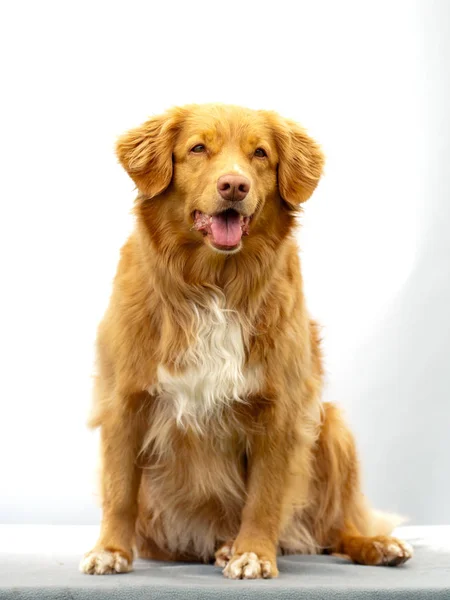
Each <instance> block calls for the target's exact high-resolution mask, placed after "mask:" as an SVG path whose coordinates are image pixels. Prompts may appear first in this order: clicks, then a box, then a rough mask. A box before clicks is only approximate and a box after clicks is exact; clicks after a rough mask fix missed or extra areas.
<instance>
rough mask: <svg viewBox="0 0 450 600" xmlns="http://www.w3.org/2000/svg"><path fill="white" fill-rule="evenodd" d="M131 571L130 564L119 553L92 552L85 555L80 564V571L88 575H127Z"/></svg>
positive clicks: (106, 551) (107, 551)
mask: <svg viewBox="0 0 450 600" xmlns="http://www.w3.org/2000/svg"><path fill="white" fill-rule="evenodd" d="M131 569H132V567H131V564H130V563H129V562H128V560H127V559H126V558H125V557H124V556H122V554H120V552H110V551H109V550H92V551H91V552H88V553H87V554H85V555H84V556H83V558H82V559H81V562H80V571H81V572H82V573H88V574H89V575H110V574H112V573H128V571H131Z"/></svg>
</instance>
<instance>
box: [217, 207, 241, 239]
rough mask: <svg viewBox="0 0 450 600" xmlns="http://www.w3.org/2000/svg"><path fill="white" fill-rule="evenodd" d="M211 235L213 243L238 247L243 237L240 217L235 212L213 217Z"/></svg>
mask: <svg viewBox="0 0 450 600" xmlns="http://www.w3.org/2000/svg"><path fill="white" fill-rule="evenodd" d="M211 233H212V238H213V242H214V243H215V244H217V245H218V246H225V247H231V246H237V245H238V244H239V242H240V241H241V237H242V228H241V219H240V216H239V215H238V213H234V212H231V213H221V214H219V215H213V217H212V221H211Z"/></svg>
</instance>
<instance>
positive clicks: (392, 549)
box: [374, 538, 414, 567]
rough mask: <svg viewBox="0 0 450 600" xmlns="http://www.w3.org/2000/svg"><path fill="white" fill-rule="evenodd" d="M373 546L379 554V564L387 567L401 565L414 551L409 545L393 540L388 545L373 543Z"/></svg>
mask: <svg viewBox="0 0 450 600" xmlns="http://www.w3.org/2000/svg"><path fill="white" fill-rule="evenodd" d="M374 546H375V547H376V548H377V549H378V550H379V552H380V554H381V562H380V564H382V565H387V566H389V567H396V566H397V565H402V564H403V563H405V562H406V561H407V560H409V559H410V558H411V557H412V555H413V554H414V550H413V547H412V546H411V544H408V542H403V541H401V540H397V539H394V538H393V539H392V540H391V541H390V542H389V543H388V544H382V543H381V542H374Z"/></svg>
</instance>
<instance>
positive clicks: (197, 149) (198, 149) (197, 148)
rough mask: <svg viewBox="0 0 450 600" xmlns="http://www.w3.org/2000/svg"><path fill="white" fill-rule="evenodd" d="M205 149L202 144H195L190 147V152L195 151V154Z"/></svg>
mask: <svg viewBox="0 0 450 600" xmlns="http://www.w3.org/2000/svg"><path fill="white" fill-rule="evenodd" d="M205 150H206V148H205V146H204V145H203V144H197V145H196V146H194V147H193V148H191V152H195V154H200V152H204V151H205Z"/></svg>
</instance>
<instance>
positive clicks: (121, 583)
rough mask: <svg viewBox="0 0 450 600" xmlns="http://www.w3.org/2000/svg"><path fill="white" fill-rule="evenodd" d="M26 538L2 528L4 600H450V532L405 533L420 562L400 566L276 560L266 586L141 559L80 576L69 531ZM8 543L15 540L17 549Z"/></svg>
mask: <svg viewBox="0 0 450 600" xmlns="http://www.w3.org/2000/svg"><path fill="white" fill-rule="evenodd" d="M73 529H74V530H75V531H76V532H77V533H78V535H77V540H76V542H78V541H80V537H86V536H85V535H84V533H83V532H82V535H81V536H80V535H79V532H80V529H79V528H78V529H77V528H73ZM29 531H30V528H25V527H17V528H13V527H9V528H8V529H7V530H5V528H3V529H2V528H1V527H0V535H1V534H2V533H3V534H4V535H3V541H2V542H1V544H0V558H1V563H0V599H8V600H9V599H13V598H14V599H15V600H18V599H21V598H23V599H30V598H37V599H38V600H44V599H47V598H58V599H59V598H70V599H72V600H73V599H93V598H96V599H100V598H125V599H130V600H131V599H140V598H146V599H152V600H153V599H155V600H156V599H158V600H159V599H163V598H164V599H166V598H167V599H169V598H175V599H176V598H198V599H206V598H213V599H215V598H230V599H231V598H232V599H234V600H237V599H239V600H246V599H247V598H257V599H264V598H277V599H278V598H279V599H294V598H308V599H310V600H319V599H324V598H331V599H342V600H344V599H345V600H351V599H353V598H378V599H387V598H405V599H406V598H408V599H411V600H415V599H419V598H436V599H437V598H442V599H444V598H445V599H447V600H448V599H449V598H450V544H449V541H448V540H449V537H450V528H449V527H447V528H440V529H438V528H404V530H403V531H402V536H403V537H404V538H407V539H409V540H410V541H412V543H413V544H414V547H415V551H416V555H415V557H414V558H413V559H412V560H411V561H410V562H409V563H407V564H406V565H404V566H403V567H397V568H390V567H363V566H357V565H353V564H351V563H349V562H347V561H346V560H344V559H342V558H336V557H327V556H290V557H282V558H280V559H279V568H280V577H279V578H278V579H274V580H268V581H265V580H259V581H229V580H226V579H225V578H224V577H223V576H222V574H221V571H220V569H219V568H216V567H213V566H209V565H191V564H173V563H158V562H150V561H142V560H138V561H136V563H135V570H134V572H132V573H128V574H123V575H112V576H93V575H82V574H81V573H79V572H78V571H77V568H78V561H79V558H80V556H79V554H78V552H68V551H67V549H64V548H67V547H68V546H70V545H71V543H72V542H71V539H70V538H71V537H74V536H72V534H71V531H70V529H69V528H66V529H64V528H51V531H48V528H47V530H45V529H43V528H41V529H39V530H36V529H34V530H31V533H29ZM408 531H409V532H410V533H409V534H408ZM36 533H37V534H38V535H36ZM58 535H59V538H60V539H61V542H60V543H59V545H60V546H61V548H62V550H59V549H58V548H53V549H52V550H49V549H48V548H49V546H50V545H54V544H55V543H56V544H58V542H57V541H56V540H57V539H58ZM27 537H29V538H30V539H31V540H32V542H33V543H32V545H33V544H34V542H36V541H39V542H40V544H41V546H42V548H43V550H42V552H37V551H34V552H32V553H31V552H27V550H26V546H25V545H26V543H27ZM39 538H41V539H40V540H39ZM74 539H75V538H74ZM5 541H6V542H8V541H11V544H12V550H10V549H9V547H7V545H6V543H4V542H5ZM82 541H84V540H82ZM68 542H69V543H68ZM74 546H77V543H75V542H74Z"/></svg>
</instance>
